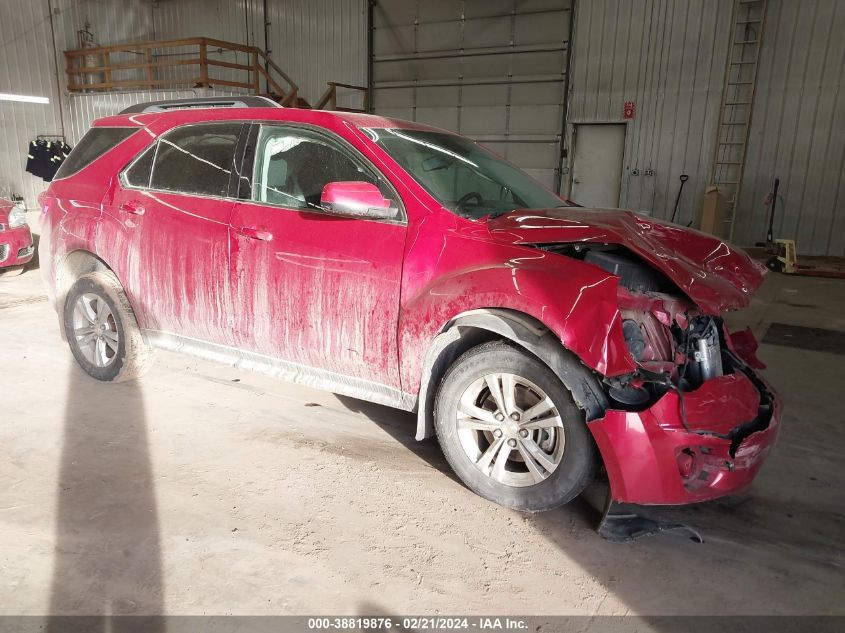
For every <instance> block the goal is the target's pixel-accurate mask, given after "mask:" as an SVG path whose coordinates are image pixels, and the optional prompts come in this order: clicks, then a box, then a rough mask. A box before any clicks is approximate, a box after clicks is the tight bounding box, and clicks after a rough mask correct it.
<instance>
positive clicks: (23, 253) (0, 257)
mask: <svg viewBox="0 0 845 633" xmlns="http://www.w3.org/2000/svg"><path fill="white" fill-rule="evenodd" d="M34 254H35V249H34V248H33V247H32V233H31V232H30V230H29V226H28V225H26V224H24V225H23V226H19V227H17V228H14V229H8V228H7V229H6V230H5V231H0V268H7V267H9V266H22V265H24V264H26V263H28V262H29V261H30V260H31V259H32V257H33V255H34Z"/></svg>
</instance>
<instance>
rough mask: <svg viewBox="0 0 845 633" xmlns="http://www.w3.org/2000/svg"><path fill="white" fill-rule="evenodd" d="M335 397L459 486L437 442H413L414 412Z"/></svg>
mask: <svg viewBox="0 0 845 633" xmlns="http://www.w3.org/2000/svg"><path fill="white" fill-rule="evenodd" d="M335 397H336V398H337V399H338V400H339V401H340V403H341V404H342V405H343V406H344V407H346V408H347V409H349V410H350V411H354V412H355V413H360V414H362V415H364V416H366V417H367V418H368V419H370V420H371V421H372V422H375V424H376V426H378V427H379V428H380V429H382V430H383V431H384V432H385V433H387V434H388V435H390V437H392V438H393V439H394V440H396V441H397V442H399V443H400V444H401V445H402V446H404V447H405V448H407V449H408V450H409V451H411V452H412V453H414V454H415V455H416V456H417V457H419V458H420V459H422V460H423V461H424V462H426V463H427V464H428V465H429V466H431V467H432V468H434V469H435V470H439V471H440V472H441V473H443V474H444V475H446V476H447V477H449V478H451V479H452V480H453V481H456V482H458V483H460V481H459V480H458V478H457V477H456V476H455V473H453V472H452V469H451V467H450V466H449V463H448V462H447V461H446V458H445V457H443V453H442V452H441V450H440V446H439V445H438V444H437V440H436V439H434V438H429V439H427V440H423V441H422V442H418V441H417V440H416V439H414V434H415V433H416V429H417V415H416V413H409V412H408V411H401V410H399V409H393V408H391V407H386V406H384V405H381V404H374V403H372V402H367V401H366V400H358V399H357V398H350V397H349V396H341V395H338V394H335Z"/></svg>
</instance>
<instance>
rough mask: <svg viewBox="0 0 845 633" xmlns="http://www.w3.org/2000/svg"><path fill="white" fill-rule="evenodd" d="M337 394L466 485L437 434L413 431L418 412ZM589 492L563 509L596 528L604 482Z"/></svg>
mask: <svg viewBox="0 0 845 633" xmlns="http://www.w3.org/2000/svg"><path fill="white" fill-rule="evenodd" d="M335 397H336V398H337V399H338V400H339V401H340V402H341V403H342V404H343V406H345V407H346V408H347V409H349V410H350V411H354V412H356V413H361V414H362V415H365V416H366V417H367V418H369V419H370V420H371V421H372V422H375V423H376V425H377V426H378V427H379V428H381V429H382V430H383V431H385V432H386V433H387V434H388V435H390V436H391V437H392V438H393V439H394V440H396V441H397V442H399V443H400V444H401V445H402V446H404V447H405V448H407V449H408V450H409V451H411V452H412V453H414V454H415V455H416V456H417V457H419V458H420V459H422V460H424V461H425V462H426V463H428V464H429V465H430V466H431V467H432V468H435V469H436V470H439V471H440V472H442V473H443V474H444V475H446V476H447V477H449V478H450V479H452V481H455V482H457V483H459V484H461V485H463V483H462V482H461V481H460V480H459V479H458V477H457V476H456V475H455V473H454V472H453V471H452V468H451V466H449V463H448V462H447V461H446V458H445V457H444V456H443V451H441V450H440V445H439V444H438V443H437V440H436V439H435V438H428V439H425V440H423V441H421V442H420V441H417V440H416V439H415V437H414V435H415V433H416V429H417V416H416V414H415V413H408V412H406V411H400V410H398V409H393V408H391V407H386V406H383V405H380V404H373V403H372V402H367V401H365V400H358V399H356V398H350V397H348V396H341V395H337V394H335ZM590 492H591V495H589V497H586V496H585V497H584V498H581V497H579V498H578V499H576V500H574V501H572V502H571V503H569V504H567V505H566V507H565V508H563V509H561V510H560V512H561V513H563V514H564V515H567V517H568V520H574V521H575V522H576V523H578V524H579V525H582V526H584V527H590V528H594V527H595V526H597V525H598V523H599V520H600V519H601V513H600V512H599V511H598V510H597V509H596V507H595V504H596V503H598V506H599V507H601V504H602V503H603V498H601V499H599V501H598V502H594V501H593V499H594V498H598V497H601V496H602V495H603V494H604V492H603V489H602V488H601V485H599V486H597V487H596V488H593V489H592V490H591V491H590Z"/></svg>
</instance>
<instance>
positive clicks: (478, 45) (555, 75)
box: [372, 0, 571, 191]
mask: <svg viewBox="0 0 845 633" xmlns="http://www.w3.org/2000/svg"><path fill="white" fill-rule="evenodd" d="M569 4H570V2H569V0H464V1H459V0H379V2H377V3H376V4H375V7H374V10H373V45H372V51H373V59H372V82H373V107H374V110H375V112H376V113H378V114H382V115H384V116H391V117H397V118H401V119H409V120H411V121H420V122H422V123H428V124H430V125H435V126H438V127H442V128H446V129H448V130H453V131H456V132H460V133H462V134H466V135H467V136H469V137H471V138H473V139H475V140H477V141H480V142H483V143H484V144H485V145H487V146H488V147H490V148H491V149H493V151H495V152H497V153H499V154H501V155H503V156H505V157H506V158H508V160H510V161H511V162H513V163H515V164H516V165H518V166H520V167H522V168H523V169H525V170H526V171H528V172H529V173H530V174H532V175H533V176H534V177H535V178H537V179H539V180H540V181H541V182H542V183H543V184H545V185H546V186H548V187H550V188H552V189H554V190H556V191H559V189H560V172H559V166H560V155H561V146H560V143H561V130H562V127H563V116H564V102H565V96H566V69H567V54H568V48H569V47H568V44H569V35H570V18H571V11H570V7H569Z"/></svg>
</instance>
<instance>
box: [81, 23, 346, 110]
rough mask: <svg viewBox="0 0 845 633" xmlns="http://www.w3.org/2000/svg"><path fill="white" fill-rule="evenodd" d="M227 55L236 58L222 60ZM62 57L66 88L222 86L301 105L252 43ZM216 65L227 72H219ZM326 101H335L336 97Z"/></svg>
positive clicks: (119, 48) (124, 48) (163, 44)
mask: <svg viewBox="0 0 845 633" xmlns="http://www.w3.org/2000/svg"><path fill="white" fill-rule="evenodd" d="M229 54H231V55H232V56H234V58H235V61H228V60H226V59H221V57H223V56H226V55H229ZM239 54H240V55H239ZM241 57H243V60H242V61H243V62H245V63H242V62H241V61H238V60H239V59H241ZM65 59H66V60H67V71H66V72H67V75H68V84H67V89H68V90H69V91H70V92H84V91H114V90H128V89H133V88H134V89H137V88H141V89H150V90H152V89H156V88H162V87H175V86H184V85H190V86H191V87H199V88H212V87H218V86H224V87H227V88H237V89H242V90H246V91H248V92H251V93H252V94H263V95H266V96H269V97H271V98H272V99H274V100H275V101H278V102H279V103H280V104H281V105H283V106H294V107H295V106H297V105H299V104H300V99H299V87H298V86H297V85H296V83H295V82H294V81H293V80H292V79H291V78H290V77H289V76H288V75H287V74H286V73H285V72H284V71H283V70H282V69H281V68H279V66H278V65H277V64H276V63H275V62H274V61H273V60H272V59H270V57H269V56H267V54H266V53H265V52H264V51H262V50H261V49H259V48H258V47H256V46H245V45H243V44H236V43H234V42H225V41H223V40H216V39H212V38H207V37H192V38H186V39H178V40H165V41H154V42H136V43H132V44H118V45H114V46H97V47H90V48H81V49H77V50H71V51H65ZM217 69H226V71H228V72H226V76H219V75H218V74H217V73H218V72H219V71H218V70H217ZM232 71H234V72H232ZM224 72H225V71H224ZM127 74H129V75H132V76H129V77H126V76H125V75H127ZM121 75H122V76H121ZM262 83H263V84H264V86H263V87H262ZM337 85H339V86H344V84H337ZM350 87H352V88H359V87H358V86H350ZM334 90H336V86H335V88H334ZM328 92H329V91H327V93H328ZM332 95H335V93H334V92H333V93H332ZM324 96H326V95H324ZM327 102H332V103H333V104H334V105H336V103H337V99H336V96H331V95H330V96H329V97H328V99H327Z"/></svg>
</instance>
